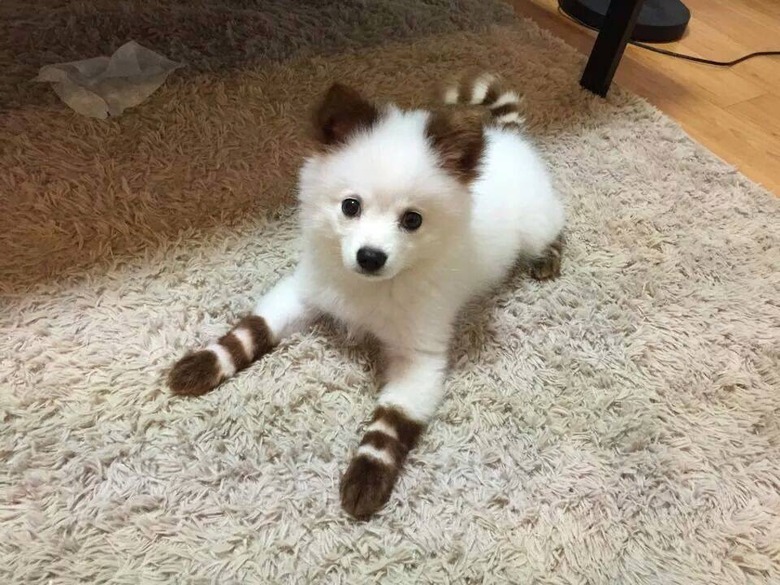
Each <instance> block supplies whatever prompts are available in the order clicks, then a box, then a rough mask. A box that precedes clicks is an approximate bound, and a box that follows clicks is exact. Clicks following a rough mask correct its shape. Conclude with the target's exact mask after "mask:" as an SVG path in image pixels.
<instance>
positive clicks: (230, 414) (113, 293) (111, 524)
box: [0, 0, 780, 584]
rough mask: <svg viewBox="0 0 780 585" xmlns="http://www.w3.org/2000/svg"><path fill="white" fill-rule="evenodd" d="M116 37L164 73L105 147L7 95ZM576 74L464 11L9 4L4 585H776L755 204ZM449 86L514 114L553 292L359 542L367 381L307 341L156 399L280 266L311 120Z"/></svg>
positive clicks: (63, 119) (488, 318)
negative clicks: (346, 96) (351, 464)
mask: <svg viewBox="0 0 780 585" xmlns="http://www.w3.org/2000/svg"><path fill="white" fill-rule="evenodd" d="M369 7H370V8H369ZM129 39H135V40H137V41H138V42H140V43H141V44H144V45H145V46H147V47H149V48H151V49H153V50H156V51H158V52H161V53H163V54H165V55H166V56H168V57H170V58H172V59H176V60H179V61H185V62H186V63H187V64H188V67H187V68H186V69H183V70H180V71H178V72H176V73H175V74H174V75H172V76H171V78H169V80H168V81H167V82H166V84H165V85H164V86H163V87H162V88H161V89H160V90H159V91H158V92H157V93H155V94H154V95H153V96H152V97H151V98H150V99H149V100H148V101H147V102H145V103H144V104H142V105H141V106H139V107H137V108H135V109H133V110H128V111H127V112H126V113H125V114H124V115H123V116H122V117H121V118H118V119H115V120H109V121H104V122H101V121H96V120H90V119H85V118H82V117H79V116H78V115H76V114H74V113H72V112H70V111H69V110H68V109H67V108H66V106H64V105H63V104H62V103H61V102H60V101H59V100H58V98H57V97H56V96H55V95H54V93H53V92H52V91H51V89H50V88H48V87H45V86H42V85H37V84H32V83H29V80H30V79H31V78H32V77H34V75H35V73H36V71H37V69H38V67H39V66H41V65H43V64H45V63H52V62H59V61H66V60H72V59H80V58H87V57H91V56H95V55H99V54H110V53H111V52H112V51H113V50H115V49H116V48H117V47H118V46H119V45H121V44H122V43H124V42H125V41H127V40H129ZM582 65H583V59H582V57H581V56H580V55H578V54H577V53H575V52H574V51H573V50H572V49H570V48H569V47H567V46H565V45H564V44H563V43H562V42H560V41H558V40H556V39H554V38H552V37H550V36H549V35H548V34H546V33H544V32H542V31H540V30H539V29H538V28H537V27H536V26H535V25H533V24H532V23H530V22H521V21H516V20H514V17H513V16H512V14H511V12H510V11H509V10H508V9H507V8H506V7H504V6H503V5H501V4H499V3H496V2H492V1H486V0H460V1H450V0H376V1H373V2H371V3H365V2H362V1H359V0H352V1H348V2H340V3H332V2H324V1H323V2H302V1H301V2H290V1H282V0H269V1H266V2H260V1H259V0H225V1H222V2H217V1H216V0H210V1H207V0H200V1H190V2H184V1H183V0H182V1H180V2H179V1H171V2H141V1H138V2H129V1H119V0H110V1H109V0H105V1H94V2H65V1H61V2H58V1H54V0H42V1H39V2H36V3H27V2H25V3H22V2H21V1H18V0H5V1H4V2H3V3H2V5H0V66H2V68H3V71H4V72H5V73H4V76H3V79H2V81H1V82H0V99H1V100H2V104H1V106H2V111H1V112H0V168H2V169H3V170H2V173H0V251H1V252H0V294H1V295H2V297H0V302H1V303H2V305H1V306H0V422H1V425H0V453H2V460H3V466H2V468H0V521H1V524H0V582H3V583H103V582H109V581H110V582H112V583H172V582H181V583H349V584H354V583H373V582H386V583H454V582H461V583H537V582H538V583H561V584H563V583H571V584H573V583H582V584H584V583H594V584H595V583H604V584H607V583H609V584H612V583H632V584H633V583H647V584H650V583H733V584H743V583H778V582H780V423H779V421H780V418H779V417H780V305H779V304H778V303H779V302H780V204H778V201H777V200H776V199H774V198H773V197H772V196H771V195H769V194H768V193H767V192H765V191H763V190H762V189H761V188H759V187H757V186H755V185H753V184H751V183H750V182H749V181H747V180H746V179H745V178H744V177H742V176H741V175H740V174H738V173H737V172H735V171H734V170H733V169H731V168H730V167H728V166H727V165H726V164H724V163H722V162H721V161H719V160H717V159H716V158H715V157H714V156H713V155H712V154H710V153H708V152H707V151H705V150H704V149H703V148H701V147H700V146H698V145H697V144H695V143H694V142H692V141H691V140H690V139H689V138H687V137H686V136H685V135H684V134H683V132H682V131H681V130H680V129H679V128H678V127H677V126H676V125H675V124H674V123H673V122H671V121H670V120H669V119H667V118H666V117H664V116H663V115H661V114H660V113H658V112H657V111H656V110H655V109H654V108H652V107H651V106H649V105H648V104H646V103H645V102H643V101H641V100H639V99H637V98H635V97H633V96H631V95H628V94H627V93H625V92H623V91H620V90H619V89H616V90H615V91H614V92H613V93H612V94H611V96H610V98H609V99H608V100H606V101H604V100H601V99H599V98H596V97H593V96H591V95H589V94H587V93H585V92H584V91H582V90H581V89H580V88H579V86H578V84H577V79H578V77H579V73H580V71H581V67H582ZM474 66H481V67H484V68H487V69H490V70H493V71H497V72H499V73H502V74H504V75H505V76H506V77H507V78H508V79H509V81H510V82H511V83H512V84H514V85H515V86H516V87H517V88H518V89H520V90H521V91H522V92H523V93H524V94H525V95H526V104H527V105H526V107H527V118H528V128H529V133H530V134H531V135H532V136H533V138H534V139H535V140H536V142H537V143H538V144H539V147H540V148H541V150H542V151H543V153H544V155H545V157H546V158H547V160H548V161H549V163H550V166H551V169H552V172H553V175H554V178H555V181H556V183H557V185H558V187H559V188H560V189H561V191H562V192H563V193H564V194H565V197H566V201H567V206H568V210H569V215H570V218H571V219H570V227H569V232H568V240H569V247H568V250H567V254H566V257H565V263H564V269H563V276H562V277H561V278H560V279H559V280H557V281H555V282H552V283H547V284H539V283H535V282H531V281H529V280H527V279H526V278H524V277H522V276H521V275H517V276H515V277H513V278H512V279H511V281H510V282H508V283H507V284H506V285H505V286H503V287H502V288H501V289H500V290H498V291H496V293H495V294H493V295H492V296H490V297H489V298H487V299H484V300H482V301H481V302H479V303H477V305H476V306H475V307H474V308H473V309H472V310H471V311H470V312H469V314H468V315H467V316H466V318H464V320H463V324H462V327H461V332H460V334H459V335H458V338H457V342H456V344H455V347H454V348H453V364H454V365H453V370H452V374H451V375H450V377H449V380H448V383H447V388H448V396H447V398H446V400H445V402H444V404H443V406H442V408H441V412H440V415H439V417H438V418H437V419H436V420H435V422H434V423H433V424H432V427H431V428H430V431H429V432H428V433H427V434H426V435H425V437H424V439H423V440H422V442H421V444H420V446H419V448H418V449H417V450H416V451H415V452H414V453H413V455H412V456H411V457H410V460H409V462H408V465H407V468H406V471H405V474H404V475H403V476H402V479H401V480H400V483H399V485H398V487H397V489H396V492H395V493H394V495H393V497H392V499H391V501H390V503H389V505H388V506H387V508H386V509H385V510H384V511H383V512H382V513H381V514H380V515H379V516H377V517H376V518H374V519H373V520H371V521H370V522H367V523H355V522H352V521H350V520H349V519H348V518H347V517H345V515H344V514H343V513H342V512H341V510H340V507H339V503H338V480H339V474H340V473H341V471H343V470H344V468H345V465H346V463H347V461H348V457H349V454H350V451H351V449H353V448H354V447H355V444H356V442H357V440H358V436H359V435H358V430H359V427H360V425H361V424H362V423H363V421H365V419H366V417H367V416H368V415H369V414H370V412H371V410H372V405H373V401H374V399H375V382H374V373H375V371H374V366H373V365H372V364H373V363H374V360H373V358H374V357H375V356H374V354H373V351H374V350H372V349H371V348H366V347H362V346H359V345H351V344H349V343H348V342H347V341H345V340H344V339H342V338H341V337H340V336H339V335H338V334H337V333H335V332H333V331H331V330H330V329H329V328H328V327H326V326H325V325H321V326H319V327H318V328H317V329H316V330H315V331H313V332H312V333H311V334H306V335H300V336H297V337H296V338H294V339H292V340H290V341H289V342H287V343H285V344H284V346H283V347H281V348H280V349H279V350H278V351H277V352H276V353H274V354H272V355H271V356H269V357H268V358H267V359H265V360H264V361H263V362H262V363H260V364H257V365H255V366H254V367H252V368H251V369H249V370H247V371H246V372H244V373H242V374H241V375H239V376H238V377H237V378H236V379H234V380H231V381H230V382H229V383H227V384H225V385H224V386H223V387H221V388H220V389H219V390H217V391H215V392H213V393H212V394H210V395H207V396H205V397H203V398H199V399H195V400H184V399H176V398H172V397H171V396H170V395H169V394H168V393H167V391H166V389H165V388H164V385H163V379H164V374H165V372H166V369H167V368H168V367H169V366H170V365H171V364H172V363H173V362H174V360H176V359H177V358H178V357H179V356H180V355H181V354H182V353H183V352H184V351H185V350H187V349H189V348H192V347H194V346H197V345H199V344H202V343H204V342H207V341H208V340H209V339H211V338H212V337H214V336H216V335H218V334H220V333H222V332H223V331H224V330H225V327H226V326H227V325H228V324H230V323H231V322H232V321H233V320H234V319H235V318H236V317H237V316H238V315H240V314H241V313H243V312H244V311H246V310H247V309H248V308H250V307H251V306H252V303H253V299H255V298H256V297H257V296H258V295H259V294H261V293H262V292H263V291H264V290H265V289H266V288H267V287H268V286H270V285H271V284H272V283H273V282H275V280H276V279H277V278H278V277H279V276H280V275H282V274H284V273H286V272H287V271H289V270H290V268H291V267H292V266H293V265H294V263H295V258H296V245H297V244H296V242H297V237H296V229H295V218H294V208H293V206H292V203H293V201H294V193H293V189H294V178H295V170H296V167H297V166H298V164H299V163H300V160H301V157H302V156H303V154H304V153H305V152H306V149H307V140H306V136H305V116H304V115H303V113H304V111H305V108H306V107H308V106H309V104H310V103H311V102H312V100H313V99H314V97H315V95H317V94H318V93H319V92H320V91H322V90H323V89H324V88H325V87H326V85H327V84H328V83H329V82H330V81H331V80H333V79H340V80H342V81H346V82H348V83H353V84H356V85H359V86H360V87H363V88H364V89H365V90H366V93H368V94H370V95H373V96H378V97H382V98H393V99H397V100H399V101H400V102H402V103H404V104H410V103H415V102H416V103H420V102H421V101H422V99H423V97H424V96H425V94H426V93H427V92H428V90H429V88H430V85H431V84H432V83H433V82H434V81H436V80H438V79H440V78H441V77H442V76H444V75H447V74H449V73H451V72H453V71H458V70H461V69H464V68H466V67H469V68H470V67H474Z"/></svg>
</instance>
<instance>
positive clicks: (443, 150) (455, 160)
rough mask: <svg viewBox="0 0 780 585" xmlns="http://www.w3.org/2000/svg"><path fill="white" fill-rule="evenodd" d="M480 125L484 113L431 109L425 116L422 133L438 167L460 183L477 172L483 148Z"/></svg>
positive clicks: (466, 180)
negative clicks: (437, 162) (435, 155)
mask: <svg viewBox="0 0 780 585" xmlns="http://www.w3.org/2000/svg"><path fill="white" fill-rule="evenodd" d="M483 124H484V116H482V115H479V114H476V113H474V112H471V111H461V110H444V111H438V112H433V113H432V114H431V117H430V118H429V119H428V125H427V126H426V128H425V135H426V136H427V138H428V140H429V141H430V144H431V147H432V148H433V150H434V151H435V152H436V154H437V155H438V156H439V161H440V163H441V166H442V168H443V169H445V170H447V171H449V172H450V173H452V174H453V175H454V176H455V177H456V178H457V179H458V180H460V181H462V182H463V183H470V182H471V181H473V180H474V179H476V178H477V175H478V174H479V165H480V163H481V162H482V154H483V152H484V150H485V134H484V129H483Z"/></svg>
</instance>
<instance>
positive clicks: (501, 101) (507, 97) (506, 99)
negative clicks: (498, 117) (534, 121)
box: [490, 91, 520, 110]
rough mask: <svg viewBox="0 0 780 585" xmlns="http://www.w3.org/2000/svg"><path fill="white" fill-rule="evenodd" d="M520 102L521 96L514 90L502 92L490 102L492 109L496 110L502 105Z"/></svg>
mask: <svg viewBox="0 0 780 585" xmlns="http://www.w3.org/2000/svg"><path fill="white" fill-rule="evenodd" d="M519 103H520V96H519V95H517V94H516V93H515V92H513V91H506V92H504V93H502V94H501V95H500V96H498V99H497V100H496V101H495V102H493V103H492V104H490V109H491V110H495V109H496V108H500V107H501V106H505V105H507V104H519Z"/></svg>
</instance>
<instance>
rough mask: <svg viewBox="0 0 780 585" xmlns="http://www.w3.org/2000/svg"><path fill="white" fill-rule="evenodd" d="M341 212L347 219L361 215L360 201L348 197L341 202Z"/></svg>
mask: <svg viewBox="0 0 780 585" xmlns="http://www.w3.org/2000/svg"><path fill="white" fill-rule="evenodd" d="M341 212H342V213H343V214H344V215H346V216H347V217H355V216H357V215H358V214H359V213H360V201H358V200H357V199H354V198H352V197H347V198H346V199H344V201H342V202H341Z"/></svg>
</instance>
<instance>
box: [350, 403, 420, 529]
mask: <svg viewBox="0 0 780 585" xmlns="http://www.w3.org/2000/svg"><path fill="white" fill-rule="evenodd" d="M422 430H423V425H422V423H419V422H416V421H413V420H412V419H410V418H409V417H407V416H406V415H405V414H404V413H403V412H401V411H400V410H397V409H395V408H391V407H386V406H380V407H378V408H377V409H376V410H375V411H374V416H373V418H372V419H371V423H370V424H369V425H368V427H366V434H365V435H364V436H363V440H362V441H361V442H360V446H359V447H358V450H357V455H355V458H354V459H353V460H352V462H351V463H350V464H349V467H348V468H347V472H346V473H345V474H344V477H343V478H341V506H342V508H344V510H345V511H346V512H347V513H349V514H351V515H352V516H354V517H355V518H358V519H363V518H368V517H369V516H371V515H372V514H373V513H374V512H376V511H377V510H379V509H380V508H381V507H382V506H384V505H385V503H387V500H388V499H389V498H390V494H391V493H392V492H393V486H394V485H395V481H396V479H398V473H399V471H400V469H401V467H402V465H403V462H404V460H405V459H406V455H407V454H408V453H409V450H410V449H412V447H414V445H415V444H416V443H417V439H418V438H419V437H420V433H422Z"/></svg>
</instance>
